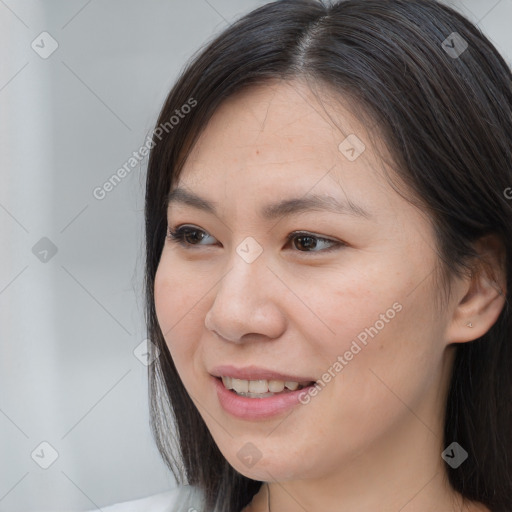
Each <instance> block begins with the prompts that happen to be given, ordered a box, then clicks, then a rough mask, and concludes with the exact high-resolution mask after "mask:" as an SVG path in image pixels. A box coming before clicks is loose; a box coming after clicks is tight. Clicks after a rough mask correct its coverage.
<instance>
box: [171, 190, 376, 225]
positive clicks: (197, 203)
mask: <svg viewBox="0 0 512 512" xmlns="http://www.w3.org/2000/svg"><path fill="white" fill-rule="evenodd" d="M172 203H180V204H184V205H187V206H190V207H192V208H196V209H198V210H202V211H205V212H207V213H211V214H213V215H218V214H217V209H216V207H217V203H216V202H214V201H210V200H208V199H205V198H203V197H200V196H198V195H196V194H195V193H193V192H190V191H188V190H185V189H184V188H180V187H178V188H175V189H174V190H172V191H171V192H170V193H169V195H168V196H167V208H169V206H170V205H171V204H172ZM309 211H328V212H333V213H337V214H340V215H352V216H355V217H361V218H364V219H367V220H369V219H371V218H372V217H373V216H372V215H371V214H370V213H369V212H368V211H366V210H365V209H364V208H362V207H361V206H359V205H357V204H355V203H353V202H352V201H350V200H349V199H347V200H346V201H340V200H339V199H336V198H334V197H332V196H320V195H316V194H310V195H307V196H303V197H297V198H290V199H283V200H281V201H279V202H277V203H272V204H268V205H265V206H264V207H263V208H262V209H261V211H260V216H261V217H262V218H263V219H266V220H273V219H276V218H278V217H284V216H290V215H292V214H294V213H304V212H309Z"/></svg>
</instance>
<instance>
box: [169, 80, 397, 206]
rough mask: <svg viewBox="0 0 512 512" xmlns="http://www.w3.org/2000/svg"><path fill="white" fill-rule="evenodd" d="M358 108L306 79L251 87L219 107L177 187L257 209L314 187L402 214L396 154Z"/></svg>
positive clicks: (308, 191)
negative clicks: (393, 177)
mask: <svg viewBox="0 0 512 512" xmlns="http://www.w3.org/2000/svg"><path fill="white" fill-rule="evenodd" d="M354 111H357V106H355V105H353V104H352V105H350V104H349V102H348V100H345V99H344V98H342V97H340V96H339V95H336V94H334V93H333V92H332V90H329V89H318V88H315V91H314V92H313V91H312V90H311V89H310V87H309V86H308V85H306V84H305V83H303V82H295V81H294V82H285V81H280V82H273V83H269V84H264V85H259V86H257V87H256V86H255V87H251V88H249V89H246V90H244V91H242V92H240V93H238V94H235V95H233V96H231V97H229V98H228V99H227V100H225V101H224V102H223V103H222V104H221V105H220V107H219V108H218V109H217V111H216V112H215V113H214V115H213V116H212V118H211V119H210V122H209V123H208V124H207V126H206V128H205V129H204V131H203V132H202V134H201V135H200V137H199V139H198V141H197V142H196V144H195V146H194V147H193V148H192V151H191V153H190V155H189V157H188V159H187V161H186V162H185V165H184V167H183V169H182V172H181V174H180V177H179V180H178V182H177V186H185V187H187V188H188V189H189V190H191V191H193V192H195V193H196V194H198V195H200V196H202V197H205V198H206V197H209V198H211V199H213V200H214V201H219V202H221V204H222V205H225V204H228V203H229V204H232V205H233V208H235V210H236V211H239V208H238V206H240V205H242V203H245V204H247V205H248V204H251V205H252V206H253V207H254V209H256V210H258V209H259V208H260V206H261V204H260V203H268V202H269V201H268V200H267V201H264V199H265V198H268V199H275V200H276V199H277V198H283V197H298V196H301V195H306V194H308V193H314V194H317V195H327V194H329V195H333V196H335V197H337V198H339V199H345V200H348V201H349V202H350V201H352V202H353V203H356V204H359V205H361V206H362V207H363V208H364V209H365V210H366V211H368V212H377V211H381V212H385V211H387V210H389V211H388V213H391V214H392V215H394V216H396V211H395V210H397V209H400V210H402V209H403V208H404V206H406V205H404V204H403V203H404V200H403V199H402V198H400V196H399V195H398V194H396V192H395V191H394V190H393V189H392V188H391V187H390V185H389V183H388V181H387V179H386V176H385V172H384V167H385V166H386V165H387V164H386V163H384V161H383V160H382V156H383V155H384V156H385V161H386V162H391V161H392V160H391V158H390V156H389V153H388V152H387V149H386V148H385V146H384V145H383V143H382V141H379V139H378V137H377V143H378V144H379V148H378V151H375V150H374V146H373V143H374V142H375V141H376V133H375V132H373V133H372V137H371V138H370V135H369V130H368V129H367V125H366V124H365V121H364V120H363V118H361V119H359V118H358V117H357V115H356V114H355V113H354ZM366 119H368V118H366ZM347 150H348V152H347ZM351 150H352V151H351ZM388 172H389V170H388ZM391 174H393V171H392V170H391ZM270 202H271V201H270ZM274 202H276V201H274Z"/></svg>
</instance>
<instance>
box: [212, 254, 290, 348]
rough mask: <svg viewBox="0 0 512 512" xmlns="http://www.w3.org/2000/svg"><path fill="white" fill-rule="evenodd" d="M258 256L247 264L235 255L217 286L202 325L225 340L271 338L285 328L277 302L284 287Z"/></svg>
mask: <svg viewBox="0 0 512 512" xmlns="http://www.w3.org/2000/svg"><path fill="white" fill-rule="evenodd" d="M262 256H263V255H261V256H260V257H259V258H258V259H256V260H255V261H253V262H252V263H247V262H246V261H244V260H243V259H242V258H241V257H240V256H239V255H238V254H236V253H235V254H234V257H233V258H232V264H231V266H230V269H229V270H228V272H227V273H226V274H225V275H224V277H223V278H222V279H221V280H220V282H219V283H218V285H217V286H218V288H217V291H216V294H215V297H214V300H213V304H212V306H211V308H210V309H209V310H208V312H207V314H206V317H205V326H206V328H207V329H208V330H210V331H213V332H214V333H215V334H216V335H218V336H220V337H221V338H223V339H224V340H225V341H229V342H232V343H244V342H247V341H249V340H250V339H262V338H271V339H274V338H278V337H279V336H281V334H282V333H283V332H284V331H285V329H286V317H285V314H284V311H283V309H282V302H281V298H283V294H284V293H286V291H285V287H284V286H283V284H282V283H281V282H280V281H279V279H277V277H276V276H275V274H274V273H273V272H272V271H271V270H270V269H269V268H268V267H267V265H266V262H265V259H264V258H263V257H262Z"/></svg>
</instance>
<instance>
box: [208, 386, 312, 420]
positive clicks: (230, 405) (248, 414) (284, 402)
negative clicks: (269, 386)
mask: <svg viewBox="0 0 512 512" xmlns="http://www.w3.org/2000/svg"><path fill="white" fill-rule="evenodd" d="M212 379H213V382H214V385H215V386H216V389H217V397H218V398H219V402H220V405H221V407H222V408H223V409H224V410H225V411H226V412H228V413H229V414H232V415H233V416H236V417H237V418H241V419H243V420H259V419H265V418H270V417H272V416H276V415H278V414H280V413H282V412H283V411H286V410H288V409H290V408H292V407H294V406H296V405H298V404H300V403H301V402H300V400H299V397H300V396H301V393H306V394H307V392H308V390H309V388H310V387H312V386H313V385H311V386H307V387H305V388H302V389H297V390H295V391H289V392H287V393H282V394H279V395H274V396H269V397H265V398H248V397H245V396H240V395H237V394H236V393H235V392H234V391H231V390H229V389H226V388H225V386H224V384H223V383H222V380H221V379H218V378H216V377H212Z"/></svg>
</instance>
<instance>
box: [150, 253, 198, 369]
mask: <svg viewBox="0 0 512 512" xmlns="http://www.w3.org/2000/svg"><path fill="white" fill-rule="evenodd" d="M170 269H172V271H171V270H170ZM190 279H191V278H190V276H189V275H187V274H186V273H185V272H180V269H179V268H177V266H176V265H173V263H172V262H171V261H169V260H168V259H167V260H166V259H165V258H163V260H162V261H161V262H160V265H159V267H158V269H157V272H156V275H155V287H154V298H155V311H156V316H157V319H158V323H159V326H160V329H161V331H162V334H163V336H164V339H165V342H166V344H167V347H168V348H169V352H170V353H171V356H172V358H173V360H174V362H175V365H176V368H177V369H178V372H180V368H182V367H183V366H184V365H186V364H190V361H192V357H193V355H194V353H195V351H196V349H197V347H196V342H195V341H194V340H198V339H199V338H200V331H201V329H202V326H203V325H204V321H203V320H202V316H201V315H203V311H202V305H201V304H202V303H201V298H202V297H203V296H204V292H202V291H201V290H200V289H198V287H197V286H194V287H192V286H190V283H191V281H190ZM196 331H197V336H196V335H195V334H196ZM180 373H181V372H180Z"/></svg>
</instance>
